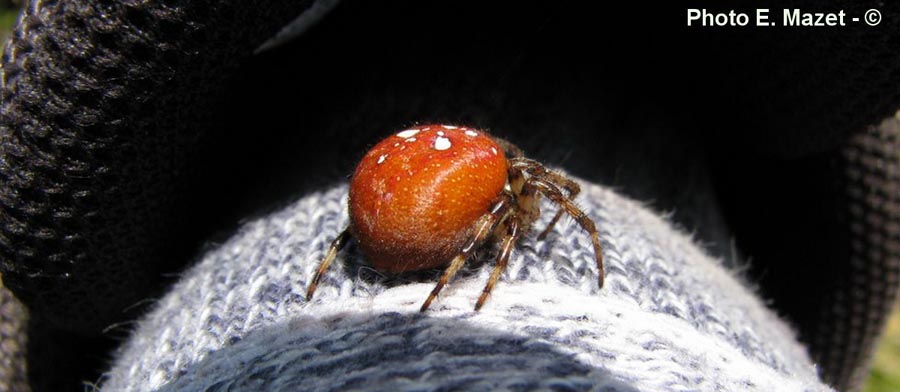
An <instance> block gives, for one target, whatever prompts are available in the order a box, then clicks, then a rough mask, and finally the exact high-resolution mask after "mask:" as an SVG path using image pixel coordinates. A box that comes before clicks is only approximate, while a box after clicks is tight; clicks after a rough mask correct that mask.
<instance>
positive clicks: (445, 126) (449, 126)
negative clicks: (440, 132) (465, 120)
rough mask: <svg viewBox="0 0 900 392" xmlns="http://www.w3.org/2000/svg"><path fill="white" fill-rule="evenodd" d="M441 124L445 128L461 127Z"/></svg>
mask: <svg viewBox="0 0 900 392" xmlns="http://www.w3.org/2000/svg"><path fill="white" fill-rule="evenodd" d="M441 126H442V127H444V129H456V128H459V127H454V126H452V125H441Z"/></svg>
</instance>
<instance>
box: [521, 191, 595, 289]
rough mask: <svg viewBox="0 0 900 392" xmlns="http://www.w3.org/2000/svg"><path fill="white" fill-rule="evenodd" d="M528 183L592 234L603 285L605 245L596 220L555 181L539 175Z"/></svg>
mask: <svg viewBox="0 0 900 392" xmlns="http://www.w3.org/2000/svg"><path fill="white" fill-rule="evenodd" d="M528 183H529V184H531V185H532V186H534V187H536V188H537V189H538V190H540V191H541V193H542V194H544V196H546V197H547V198H548V199H550V201H552V202H554V203H556V204H559V206H560V207H561V208H562V211H565V212H566V213H568V214H569V215H571V216H572V218H574V219H575V221H576V222H578V225H579V226H581V228H582V229H584V231H586V232H588V234H589V235H590V236H591V243H592V244H593V246H594V257H595V258H596V260H597V280H598V283H599V285H600V287H603V277H604V270H603V247H602V246H601V245H600V235H599V234H598V232H597V228H596V226H595V225H594V221H593V220H591V218H590V217H588V216H587V215H586V214H585V213H584V211H581V209H580V208H578V206H576V205H575V203H574V202H573V201H572V200H570V199H568V198H566V197H565V195H563V193H562V191H561V190H560V189H559V188H558V187H556V186H555V185H554V184H553V183H551V182H548V181H547V180H545V179H541V178H539V177H532V178H530V179H529V182H528Z"/></svg>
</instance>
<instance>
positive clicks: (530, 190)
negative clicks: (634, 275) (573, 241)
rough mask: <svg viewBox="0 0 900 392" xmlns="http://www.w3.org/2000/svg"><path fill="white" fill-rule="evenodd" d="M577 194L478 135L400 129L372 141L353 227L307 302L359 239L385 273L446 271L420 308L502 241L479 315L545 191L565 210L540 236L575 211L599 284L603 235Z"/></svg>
mask: <svg viewBox="0 0 900 392" xmlns="http://www.w3.org/2000/svg"><path fill="white" fill-rule="evenodd" d="M506 155H509V156H511V157H510V158H507V157H506ZM580 191H581V188H580V187H579V186H578V184H577V183H576V182H575V181H573V180H571V179H569V178H567V177H565V176H563V175H561V174H558V173H556V172H553V171H551V170H548V169H547V168H545V167H544V166H543V165H542V164H540V163H539V162H537V161H534V160H531V159H528V158H525V157H524V156H523V154H522V151H521V150H520V149H519V148H518V147H516V146H515V145H513V144H512V143H509V142H507V141H505V140H503V139H500V138H495V137H492V136H490V135H488V134H487V133H486V132H484V131H482V130H478V129H474V128H468V127H462V126H451V125H424V126H419V127H416V128H412V129H407V130H404V131H401V132H398V133H396V134H394V135H391V136H389V137H387V138H386V139H384V140H383V141H381V142H379V143H378V144H377V145H375V146H374V147H373V148H372V149H371V150H369V152H368V153H366V155H365V156H364V157H363V158H362V160H361V161H360V163H359V166H357V168H356V171H355V173H354V175H353V178H352V180H351V183H350V195H349V199H348V204H349V212H350V224H349V225H348V226H347V228H346V229H344V230H343V231H342V232H341V233H340V234H339V235H338V236H337V237H336V238H335V239H334V241H332V242H331V246H330V247H329V248H328V251H327V252H326V254H325V257H324V259H323V260H322V262H321V263H320V264H319V268H318V270H317V271H316V274H315V276H314V277H313V279H312V281H311V282H310V284H309V288H308V290H307V293H306V299H307V300H310V299H311V298H312V296H313V293H314V292H315V291H316V287H317V285H318V283H319V280H320V279H321V277H322V274H323V273H324V272H325V271H326V270H327V269H328V266H329V265H330V264H331V262H332V261H334V259H335V257H336V256H337V253H338V252H339V251H340V250H341V249H342V248H343V247H344V246H345V245H346V243H347V241H348V240H349V239H350V238H351V237H355V238H356V239H357V242H358V244H359V246H360V249H361V250H362V252H363V255H364V256H365V258H366V260H367V261H368V262H369V263H370V264H371V265H372V267H374V268H375V269H377V270H380V271H384V272H388V273H400V272H406V271H417V270H423V269H432V268H437V267H442V266H446V268H445V269H444V272H443V274H442V275H441V277H440V280H439V281H438V282H437V285H435V287H434V289H433V290H432V291H431V294H429V295H428V298H427V299H426V300H425V302H424V303H423V304H422V307H421V309H420V310H421V311H422V312H424V311H426V310H427V309H428V307H429V306H430V305H431V303H432V301H434V299H435V298H436V297H437V295H438V293H440V291H441V289H442V288H443V287H444V286H445V285H446V284H447V282H448V281H449V280H450V279H451V278H453V276H454V275H456V273H457V272H458V271H459V270H460V268H461V267H462V266H463V264H465V262H466V260H468V259H469V257H470V256H471V254H472V252H473V251H474V250H475V249H478V248H479V247H481V246H482V245H483V244H484V243H486V242H487V241H488V240H490V239H493V240H495V241H499V242H500V251H499V253H498V254H497V261H496V264H495V266H494V269H493V271H492V272H491V276H490V279H489V280H488V282H487V285H486V286H485V287H484V290H482V292H481V296H480V297H479V298H478V302H476V304H475V310H476V311H478V310H479V309H481V307H482V305H484V302H485V301H486V300H487V298H488V296H489V295H490V293H491V290H492V289H493V288H494V285H495V284H496V283H497V280H498V279H499V278H500V274H501V273H502V272H503V270H504V268H506V265H507V263H508V261H509V256H510V253H511V252H512V249H513V247H514V246H515V243H516V241H517V240H518V239H519V238H520V237H521V236H522V235H523V234H524V233H526V232H528V231H529V230H531V227H532V226H533V225H534V222H535V221H536V220H537V219H538V217H539V216H540V206H539V204H540V203H539V202H540V196H541V195H543V196H545V197H547V199H549V200H550V201H552V202H553V203H555V204H557V205H559V207H560V209H559V211H557V213H556V215H555V216H554V217H553V219H552V220H551V221H550V223H549V224H548V225H547V227H546V228H545V229H544V230H543V231H542V232H541V233H540V234H539V235H538V239H543V238H544V237H546V236H547V234H548V233H549V232H550V231H551V230H552V229H553V226H554V225H555V224H556V223H557V221H559V219H560V217H561V216H562V214H563V213H567V214H569V215H571V216H572V217H573V218H574V219H575V221H576V222H577V223H578V224H579V225H580V226H581V228H582V229H584V230H585V231H586V232H587V233H588V234H589V235H590V238H591V244H592V245H593V248H594V255H595V259H596V261H597V269H598V284H599V286H600V287H603V275H604V271H603V250H602V248H601V246H600V239H599V235H598V233H597V229H596V227H595V226H594V222H593V221H592V220H591V219H590V218H589V217H588V216H587V215H585V213H584V212H583V211H581V209H579V208H578V206H576V205H575V203H574V202H573V200H574V199H575V196H577V195H578V193H579V192H580Z"/></svg>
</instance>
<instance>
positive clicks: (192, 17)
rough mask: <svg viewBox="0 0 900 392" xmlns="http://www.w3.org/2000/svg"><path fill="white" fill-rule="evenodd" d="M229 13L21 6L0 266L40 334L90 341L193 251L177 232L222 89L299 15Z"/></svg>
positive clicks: (10, 47) (144, 5)
mask: <svg viewBox="0 0 900 392" xmlns="http://www.w3.org/2000/svg"><path fill="white" fill-rule="evenodd" d="M237 3H240V2H236V1H233V2H227V1H226V2H219V1H216V2H197V1H160V2H142V1H133V2H115V3H104V2H83V3H81V2H70V1H59V2H57V1H41V2H32V3H29V4H28V5H26V7H25V13H24V15H23V17H22V19H21V21H20V24H19V25H18V26H17V29H16V31H15V32H14V33H13V35H12V37H11V39H10V42H9V43H8V44H7V45H6V47H5V50H4V52H3V58H2V60H3V68H2V74H0V78H2V88H0V107H2V110H0V157H2V159H0V183H2V184H3V185H2V186H0V201H2V210H0V258H2V263H0V267H2V272H3V279H4V282H5V283H6V285H7V286H8V287H10V289H11V290H13V291H14V292H15V293H16V295H17V296H18V297H19V298H20V299H21V300H22V301H23V302H24V303H25V304H27V305H28V306H29V307H30V308H31V309H32V310H33V314H34V315H35V316H36V317H37V318H38V319H40V320H41V322H43V323H52V324H54V325H56V326H58V327H60V328H62V329H66V330H75V331H83V332H86V333H96V332H98V331H99V330H100V329H102V328H104V327H107V326H108V325H109V324H110V323H112V322H115V321H121V320H122V319H124V318H125V317H126V312H125V310H126V309H129V307H131V308H132V309H133V307H132V305H134V304H135V303H137V302H138V301H139V300H141V299H144V298H146V296H147V295H149V293H151V292H152V290H153V289H154V288H155V285H158V283H159V282H160V280H161V279H160V272H161V271H166V270H167V269H171V268H173V265H172V262H173V260H174V259H177V258H178V257H179V255H180V256H184V253H185V252H189V251H188V250H187V248H186V244H184V243H183V242H181V241H182V240H179V238H183V235H182V236H179V234H184V233H183V232H182V231H180V230H178V229H175V230H173V229H172V228H178V227H182V228H183V227H185V226H184V224H183V222H181V220H180V216H181V215H182V213H183V210H182V209H183V208H184V205H183V199H184V197H185V194H184V181H185V173H186V172H187V171H189V170H190V167H189V157H190V153H191V152H192V151H194V146H195V143H197V142H198V140H201V136H202V135H203V134H204V132H203V131H202V130H203V129H204V128H205V127H208V126H209V122H210V118H211V115H212V113H213V109H212V108H213V107H214V106H215V105H216V103H217V102H220V100H221V94H222V93H221V87H222V86H223V85H224V80H226V78H227V77H228V76H229V75H230V74H231V73H232V72H233V71H234V69H235V68H236V66H237V65H238V63H239V62H240V61H241V60H242V59H244V58H246V56H248V55H249V54H250V53H251V52H252V50H253V49H255V47H256V46H257V45H259V44H261V43H262V42H263V41H264V40H265V39H267V38H268V37H270V36H271V35H272V34H274V32H276V31H277V29H278V28H280V27H281V26H282V25H284V24H285V23H287V22H288V21H289V20H291V18H293V17H296V15H298V14H299V13H300V11H301V10H303V9H304V7H305V6H307V5H308V2H305V1H297V2H263V3H257V4H255V5H254V6H253V7H241V6H239V5H238V4H237ZM238 24H240V25H241V26H242V28H241V29H234V28H228V29H224V28H222V25H231V26H233V25H238ZM223 43H227V44H223ZM212 45H215V46H217V50H215V51H208V50H206V49H207V48H208V47H210V46H212ZM204 124H205V125H204ZM160 244H167V245H166V246H160ZM132 313H133V312H132Z"/></svg>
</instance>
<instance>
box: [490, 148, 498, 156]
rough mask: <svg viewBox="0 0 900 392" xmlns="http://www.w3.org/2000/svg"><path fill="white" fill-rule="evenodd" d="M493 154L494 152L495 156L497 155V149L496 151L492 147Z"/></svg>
mask: <svg viewBox="0 0 900 392" xmlns="http://www.w3.org/2000/svg"><path fill="white" fill-rule="evenodd" d="M491 152H493V153H494V155H497V149H496V148H494V147H491Z"/></svg>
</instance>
